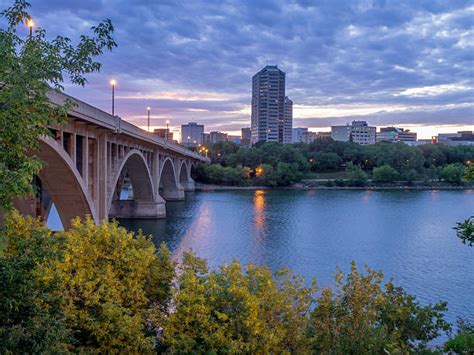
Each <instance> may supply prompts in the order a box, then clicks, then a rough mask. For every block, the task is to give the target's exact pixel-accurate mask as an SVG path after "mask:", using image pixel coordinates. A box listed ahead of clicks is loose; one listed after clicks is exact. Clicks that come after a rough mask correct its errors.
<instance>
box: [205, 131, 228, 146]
mask: <svg viewBox="0 0 474 355" xmlns="http://www.w3.org/2000/svg"><path fill="white" fill-rule="evenodd" d="M226 141H227V133H224V132H219V131H213V132H210V133H209V142H210V143H211V144H214V143H219V142H226Z"/></svg>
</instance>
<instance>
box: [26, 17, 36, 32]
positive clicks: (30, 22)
mask: <svg viewBox="0 0 474 355" xmlns="http://www.w3.org/2000/svg"><path fill="white" fill-rule="evenodd" d="M26 25H27V26H28V27H29V28H30V37H31V36H33V26H34V25H35V22H34V21H33V19H31V18H30V19H28V21H26Z"/></svg>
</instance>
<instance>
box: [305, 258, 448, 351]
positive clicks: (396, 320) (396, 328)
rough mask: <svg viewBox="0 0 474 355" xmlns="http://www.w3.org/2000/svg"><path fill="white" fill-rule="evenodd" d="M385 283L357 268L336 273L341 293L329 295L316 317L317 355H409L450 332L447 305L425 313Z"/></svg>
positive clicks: (313, 330) (323, 298) (314, 313)
mask: <svg viewBox="0 0 474 355" xmlns="http://www.w3.org/2000/svg"><path fill="white" fill-rule="evenodd" d="M382 277H383V275H382V273H381V272H376V271H373V270H371V269H366V273H365V275H364V274H360V273H359V271H358V269H357V267H356V265H355V263H354V262H353V263H352V267H351V271H350V273H349V274H347V275H344V274H343V273H342V272H340V271H339V272H337V273H336V276H335V284H336V288H335V290H331V289H330V288H326V289H324V290H323V291H322V292H321V294H320V296H319V297H318V298H317V299H316V307H315V309H314V310H313V311H312V313H311V317H310V324H309V336H310V339H311V347H312V350H313V352H315V353H323V354H369V353H371V354H383V353H408V352H411V351H414V350H416V349H419V348H423V347H425V345H426V344H427V342H428V341H429V340H431V339H434V338H436V337H437V336H438V335H439V334H440V332H445V331H448V330H449V329H450V326H449V324H448V323H447V322H446V321H444V319H443V317H444V313H445V312H446V304H445V303H442V302H440V303H437V304H435V305H428V306H425V307H422V306H420V305H419V304H418V303H417V302H416V299H415V297H414V296H411V295H409V294H407V293H406V292H405V291H404V290H403V289H402V288H400V287H395V286H394V285H393V283H392V281H389V282H388V283H387V284H385V286H382Z"/></svg>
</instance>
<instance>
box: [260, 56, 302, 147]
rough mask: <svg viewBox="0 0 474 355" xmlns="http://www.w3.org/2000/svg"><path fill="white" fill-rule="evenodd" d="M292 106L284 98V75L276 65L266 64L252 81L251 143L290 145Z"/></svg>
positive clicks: (290, 102) (289, 101) (288, 100)
mask: <svg viewBox="0 0 474 355" xmlns="http://www.w3.org/2000/svg"><path fill="white" fill-rule="evenodd" d="M292 104H293V102H292V101H291V100H290V99H288V98H285V73H284V72H283V71H281V70H280V69H278V67H277V66H276V65H267V66H266V67H265V68H263V69H262V70H260V71H259V72H258V73H257V74H255V75H254V76H253V78H252V105H251V111H252V114H251V131H252V139H251V143H252V144H255V143H257V142H262V141H263V142H277V143H291V128H292V120H293V118H292V117H293V114H292ZM290 120H291V121H290Z"/></svg>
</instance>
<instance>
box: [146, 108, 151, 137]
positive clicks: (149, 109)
mask: <svg viewBox="0 0 474 355" xmlns="http://www.w3.org/2000/svg"><path fill="white" fill-rule="evenodd" d="M146 110H147V111H148V132H150V111H151V107H150V106H148V107H147V108H146Z"/></svg>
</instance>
